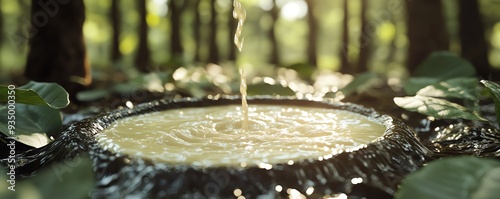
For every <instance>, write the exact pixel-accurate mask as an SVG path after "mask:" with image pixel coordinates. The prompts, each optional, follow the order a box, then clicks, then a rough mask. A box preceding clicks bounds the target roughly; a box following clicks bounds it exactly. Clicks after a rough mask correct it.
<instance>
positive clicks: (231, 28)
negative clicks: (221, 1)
mask: <svg viewBox="0 0 500 199" xmlns="http://www.w3.org/2000/svg"><path fill="white" fill-rule="evenodd" d="M231 5H232V4H231ZM231 8H232V7H231ZM237 26H238V20H237V19H235V18H234V17H233V10H232V9H231V10H229V11H228V22H227V27H228V32H229V35H228V36H229V39H228V41H231V42H228V45H229V46H228V47H229V52H228V55H227V59H228V60H229V61H235V60H236V46H235V45H234V42H232V41H233V40H234V34H235V32H236V27H237Z"/></svg>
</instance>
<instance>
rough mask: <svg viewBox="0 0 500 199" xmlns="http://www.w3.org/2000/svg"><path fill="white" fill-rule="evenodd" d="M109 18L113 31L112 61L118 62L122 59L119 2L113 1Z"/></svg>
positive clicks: (117, 0)
mask: <svg viewBox="0 0 500 199" xmlns="http://www.w3.org/2000/svg"><path fill="white" fill-rule="evenodd" d="M109 18H110V21H111V28H112V31H113V33H112V34H113V35H112V38H111V61H112V62H116V61H118V60H120V59H121V58H122V53H121V52H120V32H121V14H120V1H119V0H112V1H111V11H110V14H109Z"/></svg>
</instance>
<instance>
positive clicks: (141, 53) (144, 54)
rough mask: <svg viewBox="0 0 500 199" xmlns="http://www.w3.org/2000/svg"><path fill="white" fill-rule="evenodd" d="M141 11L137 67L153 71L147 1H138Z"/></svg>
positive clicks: (140, 69) (143, 70)
mask: <svg viewBox="0 0 500 199" xmlns="http://www.w3.org/2000/svg"><path fill="white" fill-rule="evenodd" d="M137 2H138V3H139V5H138V6H137V8H138V11H139V29H138V31H139V47H138V50H137V55H136V57H135V67H136V68H137V70H139V71H140V72H151V67H150V64H151V61H150V59H151V57H150V54H151V53H150V52H149V44H148V24H147V22H146V16H147V10H146V3H147V2H146V1H137Z"/></svg>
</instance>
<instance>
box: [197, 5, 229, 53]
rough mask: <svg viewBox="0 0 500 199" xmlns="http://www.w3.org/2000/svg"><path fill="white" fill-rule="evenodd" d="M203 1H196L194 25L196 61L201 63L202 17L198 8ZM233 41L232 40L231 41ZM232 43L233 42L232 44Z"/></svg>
mask: <svg viewBox="0 0 500 199" xmlns="http://www.w3.org/2000/svg"><path fill="white" fill-rule="evenodd" d="M200 2H201V0H194V3H193V10H194V23H193V32H194V35H193V37H194V43H195V44H196V49H195V52H194V53H195V54H194V61H201V55H200V51H201V50H200V49H201V46H202V45H201V26H202V24H201V16H200V12H198V8H199V6H200ZM231 41H232V40H231ZM230 43H231V42H230Z"/></svg>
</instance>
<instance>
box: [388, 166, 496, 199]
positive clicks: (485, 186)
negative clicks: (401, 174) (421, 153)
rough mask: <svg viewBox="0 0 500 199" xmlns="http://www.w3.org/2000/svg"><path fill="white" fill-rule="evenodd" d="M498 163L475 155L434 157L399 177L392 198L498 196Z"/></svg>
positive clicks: (419, 198)
mask: <svg viewBox="0 0 500 199" xmlns="http://www.w3.org/2000/svg"><path fill="white" fill-rule="evenodd" d="M498 190H500V162H499V161H497V160H489V159H482V158H475V157H454V158H448V159H442V160H437V161H434V162H431V163H429V164H428V165H427V166H425V167H424V168H422V169H420V170H418V171H416V172H415V173H413V174H411V175H409V176H408V177H406V178H405V179H404V180H403V183H402V186H401V188H400V189H399V190H398V192H397V193H396V195H395V198H396V199H422V198H426V199H476V198H477V199H479V198H484V199H486V198H498Z"/></svg>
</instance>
